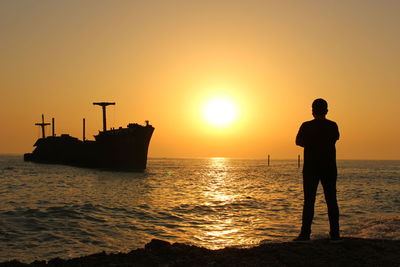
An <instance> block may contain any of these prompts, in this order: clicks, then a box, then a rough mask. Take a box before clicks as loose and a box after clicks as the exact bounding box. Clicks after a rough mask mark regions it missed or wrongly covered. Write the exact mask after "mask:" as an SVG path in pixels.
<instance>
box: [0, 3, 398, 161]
mask: <svg viewBox="0 0 400 267" xmlns="http://www.w3.org/2000/svg"><path fill="white" fill-rule="evenodd" d="M399 14H400V1H368V0H367V1H251V0H250V1H235V0H227V1H222V0H221V1H218V0H216V1H208V0H205V1H190V0H189V1H173V0H171V1H163V0H160V1H33V0H26V1H1V2H0V33H1V42H0V58H1V60H0V90H1V100H2V101H1V102H2V103H1V112H0V122H1V125H2V129H1V131H0V144H1V145H0V154H4V153H25V152H31V151H32V149H33V147H32V145H33V143H34V142H35V141H36V139H37V138H38V136H39V129H38V127H37V126H35V125H34V123H36V122H39V121H40V120H41V114H42V113H43V114H45V117H46V121H48V122H50V121H51V118H52V117H55V118H56V134H61V133H69V134H71V135H73V136H76V137H79V138H82V118H86V124H87V126H86V127H87V130H86V132H87V138H89V139H92V138H93V137H92V136H93V135H95V134H97V132H98V130H100V129H101V128H102V122H101V109H100V108H99V107H98V106H93V105H92V102H95V101H112V102H116V104H117V105H116V106H113V107H110V108H108V126H109V127H119V126H124V127H125V126H126V125H127V124H128V123H130V122H139V123H142V124H144V121H145V120H150V123H151V124H152V125H153V126H154V127H155V128H156V129H155V132H154V135H153V139H152V142H151V144H150V150H149V156H150V157H239V158H266V157H267V154H271V157H272V158H293V159H294V158H296V157H297V155H298V154H301V153H302V150H301V149H300V148H299V147H296V146H295V144H294V139H295V135H296V133H297V130H298V128H299V126H300V124H301V123H302V122H303V121H306V120H310V119H312V115H311V103H312V101H313V100H314V99H315V98H318V97H322V98H325V99H326V100H327V101H328V103H329V113H328V118H329V119H332V120H334V121H336V122H337V123H338V125H339V130H340V133H341V139H340V140H339V142H338V143H337V151H338V158H341V159H400V118H399V114H400V52H399V51H400V50H399V47H400V16H399ZM215 96H223V97H226V98H228V99H231V100H232V101H233V102H234V103H235V105H236V106H237V118H236V119H235V121H233V122H232V124H231V125H229V126H226V127H225V128H216V127H214V126H213V125H210V124H208V123H207V121H205V120H204V118H203V115H202V112H203V110H202V109H203V107H204V105H205V103H207V101H210V100H211V99H213V98H214V97H215ZM47 133H48V134H50V133H51V127H48V129H47Z"/></svg>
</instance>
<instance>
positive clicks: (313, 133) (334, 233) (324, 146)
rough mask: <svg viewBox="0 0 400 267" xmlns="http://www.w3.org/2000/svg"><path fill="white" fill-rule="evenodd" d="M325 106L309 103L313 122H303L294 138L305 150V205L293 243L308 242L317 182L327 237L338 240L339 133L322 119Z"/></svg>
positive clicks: (331, 122)
mask: <svg viewBox="0 0 400 267" xmlns="http://www.w3.org/2000/svg"><path fill="white" fill-rule="evenodd" d="M327 113H328V103H327V102H326V101H325V100H323V99H321V98H319V99H316V100H314V102H313V103H312V114H313V116H314V120H311V121H306V122H304V123H303V124H302V125H301V127H300V129H299V132H298V133H297V136H296V145H298V146H301V147H304V165H303V190H304V206H303V216H302V226H301V232H300V235H299V236H298V237H297V238H296V239H294V241H306V240H310V234H311V224H312V220H313V217H314V203H315V195H316V193H317V187H318V183H319V181H321V184H322V187H323V189H324V195H325V201H326V204H327V206H328V215H329V225H330V237H331V239H332V240H338V239H340V235H339V208H338V204H337V200H336V178H337V168H336V149H335V144H336V141H337V140H338V139H339V130H338V126H337V125H336V123H335V122H333V121H330V120H328V119H326V118H325V116H326V114H327Z"/></svg>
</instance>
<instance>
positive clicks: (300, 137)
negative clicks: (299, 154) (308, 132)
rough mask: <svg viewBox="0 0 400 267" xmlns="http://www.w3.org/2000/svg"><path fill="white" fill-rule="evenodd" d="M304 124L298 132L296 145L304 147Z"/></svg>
mask: <svg viewBox="0 0 400 267" xmlns="http://www.w3.org/2000/svg"><path fill="white" fill-rule="evenodd" d="M303 128H304V127H303V125H301V126H300V129H299V132H298V133H297V136H296V145H298V146H301V147H304V145H305V144H304V133H303V132H304V129H303Z"/></svg>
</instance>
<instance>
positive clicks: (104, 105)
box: [93, 102, 115, 132]
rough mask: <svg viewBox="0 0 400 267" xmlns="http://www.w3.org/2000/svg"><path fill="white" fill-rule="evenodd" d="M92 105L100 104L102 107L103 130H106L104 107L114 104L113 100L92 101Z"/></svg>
mask: <svg viewBox="0 0 400 267" xmlns="http://www.w3.org/2000/svg"><path fill="white" fill-rule="evenodd" d="M93 105H98V106H101V107H102V109H103V131H104V132H105V131H107V119H106V107H107V106H109V105H115V102H94V103H93Z"/></svg>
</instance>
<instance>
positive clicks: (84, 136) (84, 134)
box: [82, 118, 86, 141]
mask: <svg viewBox="0 0 400 267" xmlns="http://www.w3.org/2000/svg"><path fill="white" fill-rule="evenodd" d="M85 126H86V122H85V118H83V133H82V135H83V136H82V140H83V141H85V140H86V133H85Z"/></svg>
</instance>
